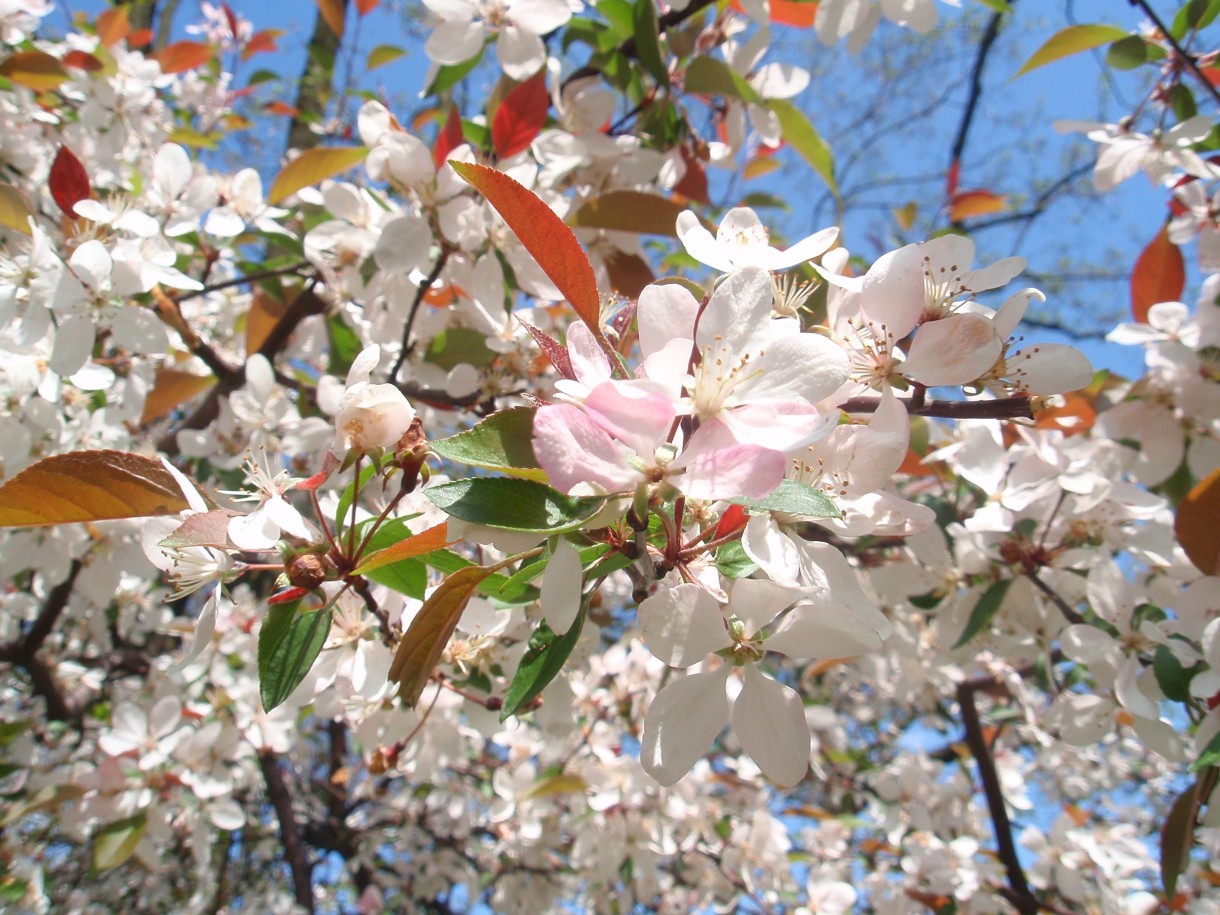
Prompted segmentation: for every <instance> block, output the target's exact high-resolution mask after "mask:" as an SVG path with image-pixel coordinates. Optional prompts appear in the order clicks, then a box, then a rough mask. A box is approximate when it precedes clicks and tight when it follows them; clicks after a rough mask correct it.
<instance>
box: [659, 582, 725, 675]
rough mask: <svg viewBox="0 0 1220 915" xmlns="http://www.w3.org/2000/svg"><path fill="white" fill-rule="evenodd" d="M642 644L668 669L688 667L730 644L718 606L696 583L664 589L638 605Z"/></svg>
mask: <svg viewBox="0 0 1220 915" xmlns="http://www.w3.org/2000/svg"><path fill="white" fill-rule="evenodd" d="M636 620H637V622H639V624H640V629H641V630H643V632H644V643H645V644H646V645H647V646H648V650H649V651H651V652H652V653H653V654H654V655H655V656H656V657H657V658H658V659H660V660H662V661H664V662H665V663H666V664H668V665H669V666H670V667H689V666H690V665H692V664H694V663H696V662H698V661H702V660H703V659H704V658H706V657H707V656H708V655H709V654H711V653H712V652H713V651H719V650H720V649H722V648H728V647H729V646H730V645H731V644H732V640H731V639H730V638H729V634H728V629H727V628H726V626H725V622H724V617H723V616H722V615H721V613H720V605H719V604H718V603H717V601H716V599H715V598H714V597H712V596H711V595H710V594H708V593H707V591H706V590H704V589H703V588H702V587H700V586H699V585H696V584H682V585H678V586H677V587H675V588H666V589H664V590H663V591H660V592H658V593H657V594H654V595H653V596H652V597H649V598H646V599H645V600H643V601H641V602H640V606H639V609H638V610H637V611H636Z"/></svg>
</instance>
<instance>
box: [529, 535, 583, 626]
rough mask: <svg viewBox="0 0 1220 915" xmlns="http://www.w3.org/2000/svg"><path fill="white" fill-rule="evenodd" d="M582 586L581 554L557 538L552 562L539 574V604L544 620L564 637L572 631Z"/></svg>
mask: <svg viewBox="0 0 1220 915" xmlns="http://www.w3.org/2000/svg"><path fill="white" fill-rule="evenodd" d="M583 584H584V576H583V573H582V571H581V565H580V554H579V553H577V552H576V548H575V547H574V546H572V544H570V543H568V541H566V540H564V539H563V538H562V537H560V538H559V539H558V540H557V541H556V542H555V552H554V554H553V555H552V556H551V561H550V562H548V563H547V566H546V571H545V572H543V573H542V594H541V597H540V598H539V601H538V603H539V606H540V607H541V609H542V616H543V618H544V619H545V620H546V621H547V623H548V624H550V627H551V629H553V630H554V631H555V632H560V633H563V632H567V631H568V630H569V629H571V628H572V624H573V623H574V622H575V621H576V614H577V612H579V610H580V601H581V587H582V586H583Z"/></svg>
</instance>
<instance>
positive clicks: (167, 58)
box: [153, 41, 216, 73]
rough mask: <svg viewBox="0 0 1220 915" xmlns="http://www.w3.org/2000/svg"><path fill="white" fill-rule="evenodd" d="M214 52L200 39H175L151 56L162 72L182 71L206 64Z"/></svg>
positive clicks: (213, 49)
mask: <svg viewBox="0 0 1220 915" xmlns="http://www.w3.org/2000/svg"><path fill="white" fill-rule="evenodd" d="M215 52H216V49H215V48H213V47H212V46H211V45H210V44H204V43H203V42H201V41H175V42H174V43H173V44H171V45H167V46H166V47H165V48H163V49H162V50H160V51H158V52H157V53H156V54H154V55H153V57H154V58H156V60H157V63H159V64H161V72H162V73H184V72H185V71H187V70H193V69H195V68H196V67H201V66H203V65H204V64H206V63H207V62H208V61H209V60H211V59H212V55H213V54H214V53H215Z"/></svg>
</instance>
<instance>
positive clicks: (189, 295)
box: [174, 261, 310, 302]
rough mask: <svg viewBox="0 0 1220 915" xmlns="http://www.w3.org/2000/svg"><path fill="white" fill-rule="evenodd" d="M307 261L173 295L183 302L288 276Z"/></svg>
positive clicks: (305, 265)
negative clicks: (211, 293)
mask: <svg viewBox="0 0 1220 915" xmlns="http://www.w3.org/2000/svg"><path fill="white" fill-rule="evenodd" d="M309 266H310V264H309V261H297V262H296V263H295V264H289V265H288V266H287V267H277V268H276V269H274V270H260V271H258V272H256V273H247V274H245V275H244V276H235V277H233V279H231V280H223V281H221V282H219V283H212V284H211V285H208V286H204V287H203V288H202V289H192V290H189V291H187V292H184V293H182V294H181V295H177V296H174V299H175V300H176V301H178V302H185V301H186V300H187V299H196V298H198V297H199V296H203V295H207V294H208V293H209V292H217V291H219V290H221V289H231V288H232V287H234V286H245V285H246V284H247V283H258V282H260V281H262V280H270V279H274V278H275V277H277V276H289V275H291V274H294V273H300V272H301V271H302V270H304V269H306V268H307V267H309Z"/></svg>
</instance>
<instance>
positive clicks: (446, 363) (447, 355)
mask: <svg viewBox="0 0 1220 915" xmlns="http://www.w3.org/2000/svg"><path fill="white" fill-rule="evenodd" d="M424 358H425V359H426V360H427V361H428V362H431V363H432V364H433V365H436V366H439V367H440V368H442V369H444V370H445V371H446V372H448V371H450V370H452V369H453V368H455V367H456V366H459V365H462V364H464V363H468V364H470V365H473V366H474V367H475V368H476V369H481V368H485V367H487V366H489V365H491V363H492V362H493V361H494V360H495V358H496V354H495V353H493V352H492V351H491V350H489V349H488V348H487V335H486V334H485V333H483V332H481V331H477V330H475V329H474V328H473V327H450V328H447V329H445V330H442V331H441V332H440V333H439V334H437V335H436V336H435V337H433V338H432V341H431V342H430V343H429V344H428V349H427V351H426V352H425V353H424Z"/></svg>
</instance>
